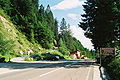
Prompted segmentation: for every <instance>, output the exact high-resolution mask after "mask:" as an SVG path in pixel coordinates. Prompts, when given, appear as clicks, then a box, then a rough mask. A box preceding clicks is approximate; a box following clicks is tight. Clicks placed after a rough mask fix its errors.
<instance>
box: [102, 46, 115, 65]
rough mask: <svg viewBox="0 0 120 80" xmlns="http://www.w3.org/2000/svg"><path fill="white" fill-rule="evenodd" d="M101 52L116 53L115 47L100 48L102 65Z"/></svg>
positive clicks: (106, 53)
mask: <svg viewBox="0 0 120 80" xmlns="http://www.w3.org/2000/svg"><path fill="white" fill-rule="evenodd" d="M101 54H105V55H115V48H100V66H102V64H101V63H102V61H101Z"/></svg>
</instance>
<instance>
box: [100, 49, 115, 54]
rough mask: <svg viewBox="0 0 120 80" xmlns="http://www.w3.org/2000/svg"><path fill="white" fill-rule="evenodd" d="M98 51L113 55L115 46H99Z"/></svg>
mask: <svg viewBox="0 0 120 80" xmlns="http://www.w3.org/2000/svg"><path fill="white" fill-rule="evenodd" d="M100 53H101V54H107V55H115V48H101V49H100Z"/></svg>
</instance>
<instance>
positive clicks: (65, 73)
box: [0, 60, 94, 80]
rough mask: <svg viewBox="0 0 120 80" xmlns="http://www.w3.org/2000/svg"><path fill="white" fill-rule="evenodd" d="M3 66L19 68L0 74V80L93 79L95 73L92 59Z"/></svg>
mask: <svg viewBox="0 0 120 80" xmlns="http://www.w3.org/2000/svg"><path fill="white" fill-rule="evenodd" d="M2 65H3V64H2ZM1 67H9V68H11V69H19V70H18V71H13V72H9V73H4V74H0V80H93V75H94V70H93V69H94V65H93V61H91V60H69V61H57V62H53V63H50V62H49V63H44V64H43V63H41V62H40V63H12V64H7V63H6V64H5V65H3V66H1ZM21 69H22V70H21ZM23 69H24V70H23Z"/></svg>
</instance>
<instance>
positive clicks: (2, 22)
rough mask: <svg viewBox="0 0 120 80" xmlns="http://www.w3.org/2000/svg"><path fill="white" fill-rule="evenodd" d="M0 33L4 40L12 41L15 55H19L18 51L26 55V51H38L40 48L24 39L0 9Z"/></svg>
mask: <svg viewBox="0 0 120 80" xmlns="http://www.w3.org/2000/svg"><path fill="white" fill-rule="evenodd" d="M0 33H2V34H3V35H4V36H3V37H4V40H13V41H14V45H15V47H14V50H15V54H17V55H19V52H20V51H24V53H25V54H27V52H28V49H31V50H33V51H34V52H37V51H39V48H41V47H40V46H39V45H38V44H32V43H30V42H29V41H28V40H27V39H26V37H25V36H24V35H23V34H21V33H20V32H19V31H18V30H17V29H16V28H15V25H14V24H12V22H11V21H10V19H9V17H8V16H7V15H6V14H5V13H4V12H3V10H1V9H0Z"/></svg>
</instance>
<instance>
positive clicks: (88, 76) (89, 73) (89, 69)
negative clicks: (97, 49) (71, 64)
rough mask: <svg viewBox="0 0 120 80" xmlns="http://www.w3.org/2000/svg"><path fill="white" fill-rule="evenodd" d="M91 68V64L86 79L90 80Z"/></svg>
mask: <svg viewBox="0 0 120 80" xmlns="http://www.w3.org/2000/svg"><path fill="white" fill-rule="evenodd" d="M91 68H92V67H91V66H90V68H89V70H88V74H87V77H86V79H85V80H89V75H90V71H91Z"/></svg>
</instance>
